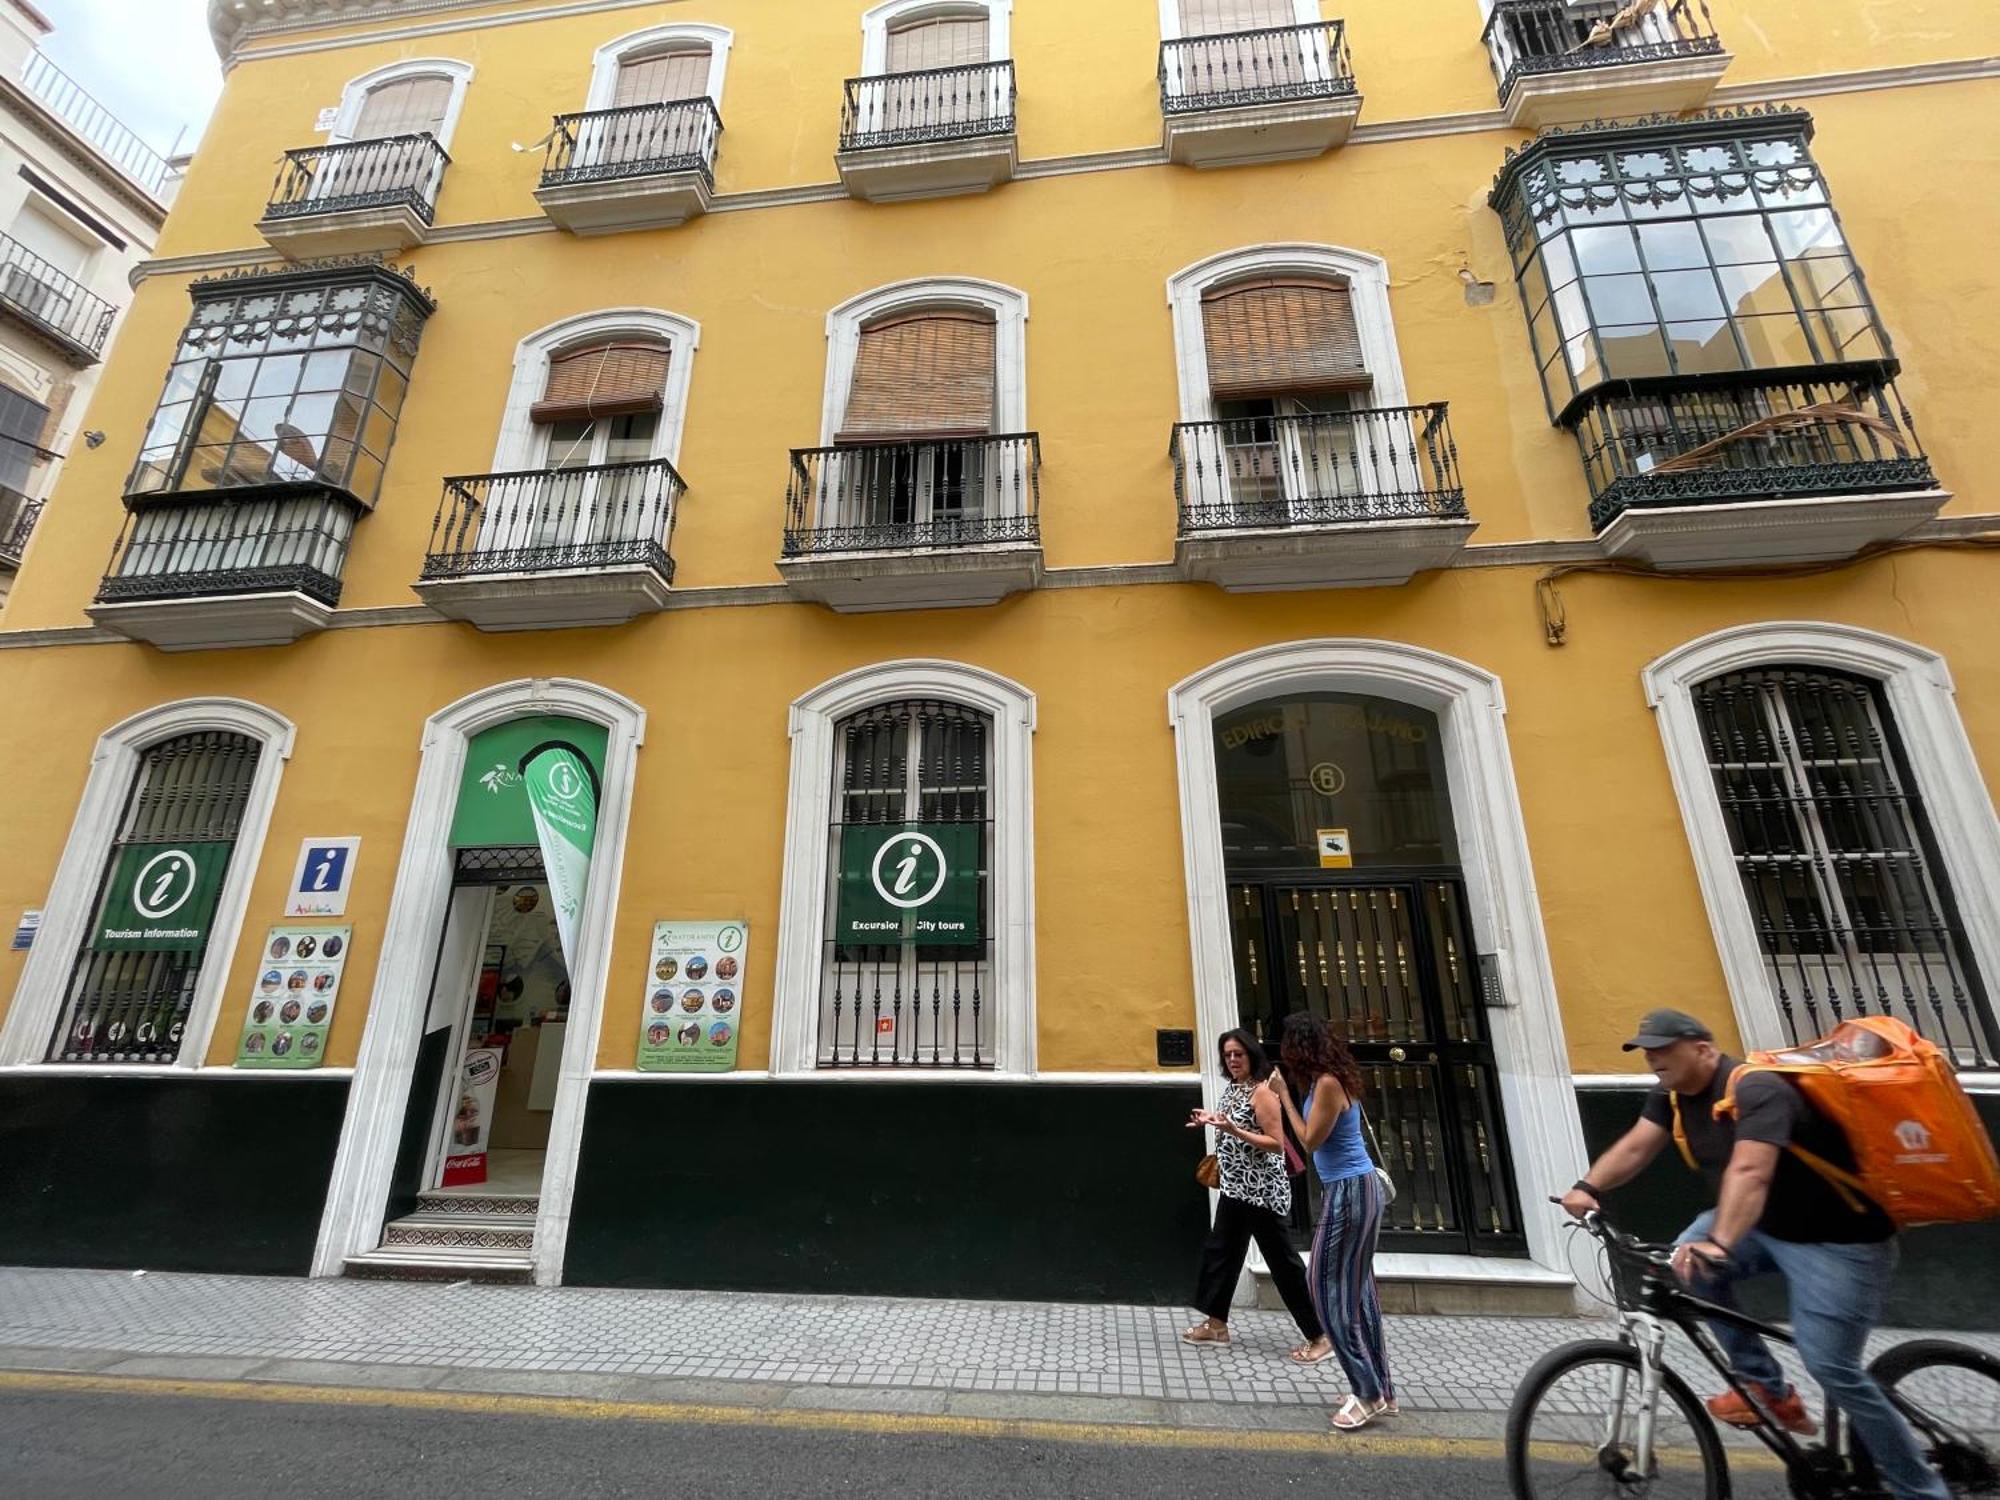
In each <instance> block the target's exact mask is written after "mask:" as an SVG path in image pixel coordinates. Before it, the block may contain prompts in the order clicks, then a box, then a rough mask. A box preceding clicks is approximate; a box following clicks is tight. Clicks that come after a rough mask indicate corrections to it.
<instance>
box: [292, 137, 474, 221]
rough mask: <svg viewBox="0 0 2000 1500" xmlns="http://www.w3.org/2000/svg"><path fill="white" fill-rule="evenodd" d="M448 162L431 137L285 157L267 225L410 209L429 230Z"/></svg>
mask: <svg viewBox="0 0 2000 1500" xmlns="http://www.w3.org/2000/svg"><path fill="white" fill-rule="evenodd" d="M450 165H451V158H450V157H449V156H446V155H445V153H444V147H442V146H440V145H439V144H438V143H437V138H436V137H435V136H432V135H429V134H424V135H391V136H384V137H383V138H382V139H381V140H376V141H346V142H343V143H341V144H340V145H337V146H305V147H302V148H301V149H299V150H297V151H287V152H286V153H285V161H284V165H283V166H281V167H279V168H278V183H277V186H276V187H275V188H274V189H272V192H271V202H270V206H269V207H268V208H266V209H265V211H264V216H265V217H266V218H269V219H303V218H309V217H311V216H312V215H314V214H337V213H345V212H347V211H348V210H350V209H360V208H408V209H411V210H412V211H414V212H415V214H416V216H417V217H418V218H419V219H421V220H423V222H424V223H426V224H428V223H430V222H431V215H432V214H433V213H434V212H435V211H436V209H437V195H438V185H439V184H440V183H441V182H443V181H444V169H445V168H446V167H448V166H450Z"/></svg>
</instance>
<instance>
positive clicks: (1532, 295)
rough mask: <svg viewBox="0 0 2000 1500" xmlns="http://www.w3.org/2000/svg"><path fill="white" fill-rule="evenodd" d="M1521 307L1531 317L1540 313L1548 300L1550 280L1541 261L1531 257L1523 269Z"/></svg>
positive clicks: (1536, 257)
mask: <svg viewBox="0 0 2000 1500" xmlns="http://www.w3.org/2000/svg"><path fill="white" fill-rule="evenodd" d="M1520 281H1521V305H1522V306H1523V307H1525V308H1527V310H1528V313H1529V315H1530V316H1533V315H1534V314H1535V313H1537V312H1540V311H1541V308H1542V304H1543V303H1544V302H1546V301H1547V300H1548V296H1549V280H1548V277H1547V275H1546V274H1545V273H1544V272H1543V270H1542V263H1541V259H1540V257H1538V256H1530V257H1529V258H1528V260H1527V262H1526V263H1525V264H1524V265H1523V266H1522V267H1521V276H1520Z"/></svg>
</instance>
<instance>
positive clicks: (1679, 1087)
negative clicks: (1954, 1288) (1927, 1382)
mask: <svg viewBox="0 0 2000 1500" xmlns="http://www.w3.org/2000/svg"><path fill="white" fill-rule="evenodd" d="M1625 1050H1626V1051H1627V1052H1632V1051H1643V1052H1644V1053H1645V1054H1646V1062H1647V1065H1648V1066H1650V1067H1651V1068H1652V1070H1653V1073H1654V1075H1655V1076H1656V1077H1657V1078H1658V1079H1659V1080H1660V1082H1659V1086H1658V1087H1657V1088H1655V1089H1654V1090H1653V1092H1652V1093H1651V1095H1649V1096H1648V1098H1647V1100H1646V1103H1645V1105H1644V1106H1643V1107H1642V1108H1641V1110H1640V1112H1639V1120H1638V1123H1637V1124H1635V1125H1634V1126H1633V1127H1632V1128H1631V1129H1630V1130H1628V1131H1627V1132H1626V1133H1625V1134H1624V1135H1623V1136H1621V1137H1620V1138H1619V1139H1618V1140H1617V1141H1616V1142H1614V1143H1613V1144H1612V1146H1611V1147H1610V1149H1609V1150H1607V1151H1606V1152H1605V1153H1604V1154H1603V1155H1602V1156H1600V1157H1599V1158H1598V1159H1597V1160H1596V1161H1595V1162H1593V1163H1592V1164H1591V1168H1590V1172H1589V1174H1588V1175H1587V1176H1585V1177H1583V1178H1581V1179H1580V1180H1579V1181H1578V1182H1577V1184H1576V1186H1575V1187H1573V1188H1571V1189H1570V1190H1569V1192H1567V1193H1566V1194H1564V1195H1563V1200H1562V1206H1563V1207H1564V1208H1565V1209H1567V1210H1568V1211H1569V1212H1570V1213H1571V1214H1573V1215H1575V1216H1576V1217H1578V1218H1581V1217H1582V1216H1583V1215H1584V1214H1586V1213H1588V1212H1590V1211H1591V1210H1592V1209H1595V1208H1598V1207H1599V1206H1600V1200H1601V1199H1602V1197H1603V1195H1604V1194H1605V1193H1607V1192H1609V1191H1611V1190H1612V1189H1613V1188H1617V1187H1621V1186H1623V1185H1624V1184H1625V1183H1627V1182H1630V1181H1631V1180H1632V1179H1633V1178H1634V1177H1636V1176H1638V1174H1639V1173H1640V1172H1641V1171H1643V1170H1644V1169H1645V1168H1646V1167H1647V1166H1648V1165H1650V1164H1651V1163H1652V1161H1653V1159H1654V1158H1655V1157H1657V1156H1658V1155H1659V1154H1660V1152H1661V1151H1662V1150H1663V1149H1664V1148H1665V1147H1666V1146H1667V1145H1668V1144H1669V1143H1670V1142H1672V1141H1673V1140H1674V1138H1675V1124H1676V1120H1677V1119H1678V1123H1679V1126H1680V1131H1681V1135H1682V1137H1683V1139H1684V1140H1685V1142H1686V1149H1687V1151H1688V1153H1689V1154H1690V1155H1691V1156H1692V1157H1693V1159H1694V1162H1695V1164H1696V1165H1697V1166H1698V1167H1699V1168H1700V1170H1701V1173H1702V1175H1703V1176H1704V1177H1706V1178H1707V1179H1708V1183H1709V1186H1710V1189H1711V1190H1712V1191H1713V1192H1714V1194H1715V1198H1716V1205H1715V1207H1714V1208H1713V1209H1710V1210H1709V1211H1708V1212H1706V1213H1703V1214H1701V1215H1700V1216H1699V1217H1697V1218H1696V1219H1695V1221H1694V1222H1693V1223H1692V1224H1690V1225H1689V1226H1688V1227H1687V1229H1686V1230H1685V1231H1683V1232H1682V1234H1681V1235H1680V1237H1679V1240H1678V1241H1677V1245H1678V1248H1677V1249H1676V1250H1675V1252H1674V1262H1673V1264H1674V1270H1675V1271H1676V1272H1677V1273H1678V1274H1679V1275H1680V1276H1681V1278H1682V1279H1683V1280H1686V1281H1690V1282H1693V1281H1694V1280H1695V1279H1696V1278H1699V1279H1700V1282H1701V1285H1700V1286H1699V1287H1698V1290H1699V1291H1700V1292H1701V1293H1702V1294H1703V1295H1704V1296H1706V1297H1707V1298H1708V1300H1710V1301H1712V1302H1715V1303H1717V1304H1718V1305H1720V1306H1725V1307H1734V1306H1735V1301H1734V1293H1733V1289H1732V1288H1733V1283H1734V1282H1736V1281H1739V1280H1741V1279H1742V1278H1744V1277H1746V1276H1757V1275H1763V1274H1767V1273H1769V1272H1772V1271H1776V1272H1777V1273H1778V1274H1780V1275H1782V1276H1783V1277H1784V1278H1785V1281H1786V1283H1787V1289H1788V1292H1789V1295H1790V1301H1791V1322H1792V1331H1793V1334H1794V1336H1795V1337H1796V1339H1797V1341H1798V1346H1799V1355H1800V1357H1801V1358H1802V1359H1803V1360H1804V1361H1805V1366H1806V1369H1807V1370H1808V1371H1809V1372H1810V1373H1811V1374H1812V1377H1813V1378H1814V1379H1815V1380H1817V1381H1818V1382H1819V1383H1820V1386H1821V1387H1822V1388H1823V1389H1824V1390H1825V1392H1826V1395H1827V1399H1828V1400H1829V1401H1831V1402H1833V1403H1834V1404H1835V1405H1837V1406H1838V1407H1840V1409H1841V1410H1842V1411H1844V1412H1846V1413H1847V1417H1848V1420H1849V1422H1850V1423H1852V1425H1853V1428H1854V1435H1855V1436H1856V1437H1857V1438H1858V1439H1859V1440H1860V1441H1861V1443H1862V1445H1863V1446H1864V1447H1866V1448H1867V1450H1868V1454H1869V1456H1870V1457H1871V1458H1873V1459H1874V1461H1875V1467H1876V1470H1877V1472H1878V1473H1879V1475H1880V1476H1881V1479H1882V1481H1883V1483H1885V1484H1886V1485H1887V1486H1888V1487H1889V1490H1890V1492H1891V1493H1892V1494H1894V1495H1896V1496H1898V1497H1899V1500H1948V1494H1949V1492H1948V1491H1947V1490H1946V1489H1945V1487H1944V1484H1943V1482H1942V1481H1941V1480H1940V1479H1939V1478H1938V1477H1937V1475H1936V1474H1935V1473H1934V1472H1933V1471H1932V1470H1931V1468H1930V1466H1929V1465H1928V1464H1927V1463H1926V1462H1925V1461H1924V1458H1923V1454H1922V1452H1921V1451H1920V1450H1919V1448H1918V1445H1917V1439H1916V1436H1915V1434H1913V1433H1912V1432H1911V1431H1910V1429H1909V1427H1908V1426H1907V1425H1906V1424H1905V1423H1904V1421H1903V1419H1902V1417H1901V1416H1899V1415H1898V1414H1897V1412H1896V1410H1895V1408H1894V1407H1892V1406H1891V1405H1890V1404H1889V1400H1888V1398H1887V1397H1886V1396H1885V1395H1884V1394H1883V1393H1882V1388H1881V1387H1880V1386H1879V1385H1877V1384H1876V1383H1875V1380H1874V1378H1873V1377H1872V1376H1870V1375H1869V1374H1868V1372H1867V1370H1866V1369H1864V1368H1863V1366H1862V1355H1863V1351H1864V1349H1865V1347H1866V1345H1867V1342H1868V1335H1869V1333H1870V1331H1871V1330H1873V1328H1874V1326H1875V1324H1876V1323H1877V1321H1879V1320H1880V1318H1881V1315H1882V1305H1883V1301H1884V1299H1885V1298H1886V1296H1887V1295H1888V1287H1889V1279H1890V1276H1891V1273H1892V1272H1893V1271H1894V1269H1895V1265H1896V1240H1895V1233H1896V1231H1895V1226H1894V1225H1893V1224H1891V1223H1890V1221H1889V1218H1888V1216H1887V1215H1885V1214H1884V1213H1883V1212H1882V1210H1881V1209H1880V1208H1879V1207H1878V1206H1877V1205H1876V1204H1874V1203H1873V1202H1870V1201H1869V1200H1867V1199H1866V1198H1859V1199H1858V1203H1859V1207H1858V1208H1857V1207H1856V1206H1855V1205H1854V1204H1853V1203H1850V1202H1849V1201H1848V1199H1847V1198H1845V1197H1843V1196H1842V1195H1841V1193H1840V1192H1839V1191H1838V1190H1836V1189H1835V1188H1834V1186H1833V1185H1832V1184H1831V1183H1830V1182H1828V1181H1827V1179H1826V1178H1824V1177H1822V1176H1821V1175H1820V1174H1819V1173H1817V1172H1815V1171H1813V1170H1812V1169H1811V1168H1810V1167H1808V1166H1807V1165H1806V1164H1805V1163H1804V1162H1803V1161H1801V1160H1800V1159H1799V1158H1798V1157H1797V1156H1794V1155H1793V1154H1792V1153H1791V1152H1789V1151H1787V1150H1786V1149H1785V1148H1786V1147H1788V1146H1797V1147H1799V1148H1801V1149H1803V1150H1805V1151H1807V1152H1810V1153H1811V1154H1813V1155H1814V1156H1817V1157H1819V1158H1820V1159H1822V1160H1824V1161H1827V1162H1830V1163H1832V1164H1833V1165H1834V1166H1836V1167H1840V1168H1842V1169H1844V1170H1847V1171H1850V1172H1851V1171H1852V1170H1853V1168H1854V1157H1853V1153H1852V1152H1851V1151H1850V1150H1849V1149H1848V1145H1847V1140H1846V1137H1845V1136H1844V1135H1842V1134H1841V1131H1840V1129H1839V1127H1838V1126H1836V1125H1835V1124H1834V1123H1833V1122H1832V1121H1830V1120H1827V1119H1825V1118H1824V1117H1823V1116H1821V1115H1820V1114H1819V1113H1818V1112H1817V1111H1815V1110H1814V1109H1813V1108H1812V1106H1811V1105H1810V1104H1808V1103H1807V1102H1806V1098H1805V1096H1804V1095H1803V1094H1802V1093H1800V1092H1799V1090H1798V1089H1797V1088H1796V1087H1795V1086H1794V1085H1793V1084H1792V1083H1791V1082H1790V1081H1789V1080H1788V1079H1786V1078H1784V1077H1783V1076H1781V1075H1779V1074H1776V1073H1751V1074H1749V1075H1746V1076H1745V1077H1744V1078H1743V1079H1742V1080H1741V1082H1740V1083H1739V1084H1738V1085H1737V1088H1736V1103H1737V1113H1736V1118H1735V1119H1734V1120H1730V1119H1726V1118H1725V1119H1717V1118H1716V1117H1715V1104H1716V1102H1717V1101H1718V1100H1720V1099H1722V1098H1723V1097H1724V1096H1725V1094H1726V1093H1727V1091H1728V1084H1729V1078H1730V1075H1731V1074H1732V1073H1734V1072H1735V1071H1736V1069H1737V1068H1739V1067H1741V1066H1742V1063H1741V1062H1740V1061H1739V1060H1738V1059H1736V1058H1733V1057H1728V1056H1725V1055H1724V1054H1723V1053H1721V1052H1720V1051H1718V1050H1717V1049H1716V1045H1715V1036H1714V1033H1713V1032H1711V1031H1710V1030H1709V1029H1708V1028H1707V1027H1706V1026H1704V1025H1703V1024H1702V1023H1701V1022H1700V1021H1698V1020H1696V1019H1695V1018H1694V1017H1693V1016H1690V1015H1687V1014H1686V1013H1684V1012H1682V1011H1677V1010H1666V1009H1662V1010H1653V1011H1648V1012H1647V1013H1646V1015H1645V1016H1644V1017H1643V1018H1642V1019H1641V1020H1640V1022H1639V1033H1638V1035H1637V1036H1635V1037H1633V1038H1632V1039H1631V1040H1630V1041H1628V1042H1627V1043H1625ZM1710 1327H1711V1328H1712V1329H1713V1330H1714V1332H1715V1337H1716V1340H1717V1342H1719V1343H1720V1344H1721V1345H1722V1347H1723V1349H1724V1350H1725V1351H1726V1352H1727V1353H1728V1356H1729V1361H1730V1364H1731V1366H1732V1367H1733V1368H1734V1370H1735V1371H1736V1373H1737V1374H1738V1375H1739V1376H1741V1377H1742V1378H1743V1380H1744V1381H1745V1383H1747V1384H1749V1385H1751V1386H1753V1387H1754V1388H1755V1389H1756V1392H1757V1396H1758V1399H1759V1400H1760V1401H1761V1402H1762V1403H1763V1404H1764V1406H1765V1408H1766V1409H1767V1410H1768V1411H1769V1412H1770V1413H1771V1415H1772V1416H1774V1417H1775V1418H1777V1420H1778V1421H1779V1422H1781V1423H1782V1424H1783V1425H1784V1426H1785V1427H1786V1428H1787V1429H1788V1430H1790V1431H1792V1432H1796V1433H1801V1434H1806V1435H1810V1434H1812V1433H1814V1432H1816V1431H1818V1428H1817V1426H1816V1425H1815V1424H1814V1422H1813V1420H1812V1418H1811V1417H1810V1416H1808V1415H1807V1413H1806V1407H1805V1402H1804V1401H1803V1400H1802V1399H1801V1398H1800V1396H1799V1393H1798V1392H1797V1391H1796V1390H1794V1389H1793V1388H1792V1387H1791V1386H1790V1385H1789V1384H1788V1383H1787V1382H1786V1380H1785V1377H1784V1372H1783V1371H1782V1370H1780V1369H1779V1367H1778V1362H1777V1360H1775V1359H1774V1358H1773V1357H1772V1355H1771V1351H1770V1348H1769V1346H1768V1345H1766V1344H1765V1342H1764V1341H1763V1339H1761V1338H1759V1337H1758V1336H1757V1335H1756V1334H1754V1333H1750V1332H1747V1331H1745V1330H1742V1329H1738V1328H1732V1327H1729V1326H1727V1325H1724V1324H1722V1323H1719V1322H1718V1323H1711V1324H1710ZM1708 1409H1709V1411H1710V1413H1712V1414H1713V1415H1714V1416H1715V1417H1716V1418H1717V1419H1718V1420H1720V1421H1723V1422H1729V1423H1731V1424H1733V1425H1736V1426H1739V1427H1741V1426H1751V1425H1754V1424H1755V1422H1756V1420H1757V1418H1756V1413H1755V1412H1754V1411H1753V1410H1752V1408H1751V1406H1750V1404H1749V1402H1747V1401H1745V1400H1744V1399H1743V1397H1742V1396H1740V1395H1738V1394H1737V1393H1736V1392H1735V1391H1733V1390H1732V1391H1726V1392H1724V1393H1723V1394H1722V1395H1720V1396H1717V1397H1715V1398H1714V1399H1712V1400H1711V1401H1710V1402H1709V1403H1708Z"/></svg>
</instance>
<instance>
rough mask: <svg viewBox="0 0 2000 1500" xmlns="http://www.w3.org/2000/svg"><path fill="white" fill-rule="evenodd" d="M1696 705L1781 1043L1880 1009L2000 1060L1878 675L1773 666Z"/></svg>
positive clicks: (1726, 683)
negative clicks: (1780, 1030) (1778, 1019)
mask: <svg viewBox="0 0 2000 1500" xmlns="http://www.w3.org/2000/svg"><path fill="white" fill-rule="evenodd" d="M1694 699H1695V708H1696V712H1697V714H1698V715H1699V717H1700V720H1701V726H1702V734H1703V738H1704V740H1705V742H1706V745H1707V750H1708V762H1709V769H1710V771H1711V773H1712V774H1713V776H1714V778H1715V790H1716V795H1717V797H1718V799H1719V800H1720V802H1721V805H1722V814H1723V818H1724V820H1725V822H1726V823H1727V824H1728V827H1729V837H1730V844H1731V847H1732V849H1733V851H1734V853H1735V856H1736V865H1737V869H1738V871H1739V873H1740V874H1741V876H1742V879H1743V893H1744V896H1745V898H1746V899H1747V900H1748V902H1749V905H1750V914H1751V918H1752V920H1753V921H1754V922H1755V923H1756V927H1757V934H1758V941H1759V943H1760V945H1761V947H1762V948H1763V952H1764V968H1765V973H1766V975H1767V977H1768V979H1769V981H1770V985H1771V993H1772V999H1773V1000H1774V1002H1775V1003H1776V1005H1777V1008H1778V1012H1779V1015H1780V1017H1781V1020H1782V1023H1783V1027H1784V1033H1785V1036H1786V1037H1787V1038H1788V1039H1790V1040H1792V1041H1795V1042H1797V1041H1808V1040H1810V1039H1812V1038H1814V1037H1817V1036H1821V1035H1824V1034H1825V1033H1826V1032H1828V1031H1830V1030H1831V1029H1832V1028H1833V1027H1834V1026H1836V1025H1838V1024H1839V1023H1840V1022H1841V1021H1842V1020H1844V1019H1846V1018H1848V1017H1851V1016H1857V1015H1887V1016H1894V1017H1895V1018H1896V1019H1898V1020H1901V1021H1904V1022H1907V1023H1908V1024H1909V1025H1911V1026H1912V1027H1914V1028H1915V1029H1916V1030H1917V1031H1919V1032H1921V1033H1922V1034H1923V1035H1925V1036H1926V1037H1928V1038H1930V1039H1931V1040H1932V1041H1934V1042H1936V1043H1937V1044H1938V1045H1939V1046H1941V1047H1944V1048H1946V1049H1947V1050H1948V1051H1950V1052H1951V1054H1952V1055H1953V1057H1954V1058H1956V1059H1957V1060H1958V1061H1959V1062H1960V1063H1965V1064H1972V1065H1981V1066H1990V1065H1991V1064H1992V1063H1993V1062H1994V1061H1995V1060H1996V1059H2000V1045H1996V1043H2000V1032H1996V1029H1995V1027H1994V1024H1993V1017H1992V1012H1991V1009H1990V1007H1989V1004H1988V1000H1987V996H1986V994H1985V992H1984V990H1983V988H1982V987H1981V984H1980V978H1979V973H1978V970H1977V969H1976V968H1975V967H1974V965H1973V963H1972V960H1971V957H1970V953H1969V950H1968V948H1967V946H1966V942H1965V933H1964V928H1963V926H1962V924H1961V923H1960V921H1959V917H1958V911H1957V907H1956V905H1955V904H1954V902H1953V899H1952V894H1951V890H1950V887H1949V884H1948V882H1947V881H1946V879H1945V877H1944V872H1943V869H1942V867H1941V865H1940V863H1939V860H1938V856H1937V848H1936V842H1935V840H1934V839H1933V837H1932V833H1931V827H1930V822H1929V819H1928V817H1927V816H1926V814H1925V811H1924V806H1923V801H1922V799H1921V797H1920V796H1919V795H1918V793H1917V790H1916V787H1915V786H1914V785H1913V784H1912V781H1911V778H1910V773H1909V766H1908V762H1907V760H1906V758H1905V756H1904V753H1903V748H1902V745H1901V743H1900V741H1899V740H1898V738H1897V735H1896V727H1895V724H1894V721H1893V719H1892V717H1891V714H1890V711H1889V707H1888V704H1887V703H1885V702H1884V701H1883V698H1882V692H1881V687H1880V684H1878V683H1876V682H1873V681H1871V680H1869V679H1867V678H1863V677H1856V676H1851V675H1849V674H1846V673H1842V672H1834V671H1827V670H1822V669H1819V668H1812V667H1797V666H1772V667H1760V668H1757V669H1755V670H1752V671H1747V672H1731V673H1728V674H1726V675H1724V676H1721V677H1717V678H1713V679H1711V680H1710V681H1708V682H1705V683H1702V684H1701V685H1700V686H1698V687H1697V688H1696V689H1695V690H1694Z"/></svg>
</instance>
